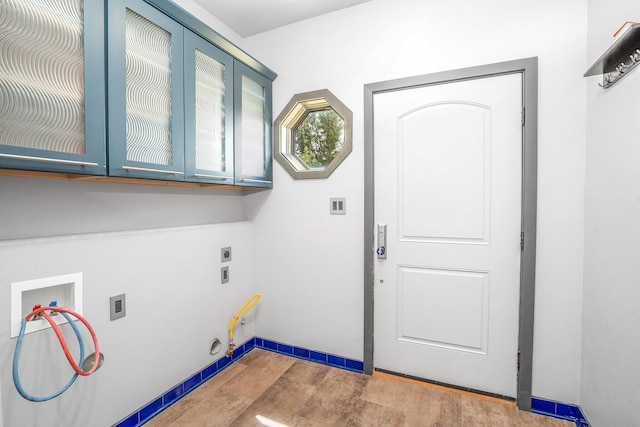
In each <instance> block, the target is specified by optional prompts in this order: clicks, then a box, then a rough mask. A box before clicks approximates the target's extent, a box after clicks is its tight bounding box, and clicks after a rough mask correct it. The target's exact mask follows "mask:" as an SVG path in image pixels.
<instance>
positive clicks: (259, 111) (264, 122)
mask: <svg viewBox="0 0 640 427" xmlns="http://www.w3.org/2000/svg"><path fill="white" fill-rule="evenodd" d="M234 78H235V80H234V86H235V93H234V97H235V107H234V108H235V126H234V127H235V164H236V169H235V183H236V185H242V186H248V187H266V188H271V187H272V186H273V182H272V178H271V168H272V147H271V146H272V142H271V141H272V137H271V81H270V80H269V79H267V78H265V77H264V76H262V75H261V74H259V73H257V72H256V71H254V70H252V69H250V68H249V67H247V66H245V65H244V64H242V63H240V62H238V61H235V63H234Z"/></svg>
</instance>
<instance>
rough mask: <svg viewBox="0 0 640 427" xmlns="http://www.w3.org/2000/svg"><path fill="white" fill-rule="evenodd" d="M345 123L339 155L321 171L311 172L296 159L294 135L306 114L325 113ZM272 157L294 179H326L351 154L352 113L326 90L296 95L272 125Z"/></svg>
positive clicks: (318, 169) (312, 169) (310, 169)
mask: <svg viewBox="0 0 640 427" xmlns="http://www.w3.org/2000/svg"><path fill="white" fill-rule="evenodd" d="M329 108H330V109H332V110H333V111H335V112H336V114H338V116H340V118H342V120H343V121H344V147H343V149H342V151H340V153H338V155H337V156H336V157H335V158H334V159H333V160H332V161H331V162H329V164H328V165H326V166H324V167H323V168H310V167H309V166H307V165H306V164H305V163H304V162H302V161H301V160H300V159H299V158H298V156H296V155H295V153H294V149H293V145H294V144H293V143H294V140H293V139H294V138H293V133H294V130H295V129H296V127H297V126H298V125H300V123H301V122H302V121H303V120H304V119H305V118H306V117H307V114H309V113H310V112H314V111H322V110H327V109H329ZM273 134H274V135H273V142H274V146H275V150H274V156H275V158H276V161H277V162H278V163H280V165H281V166H282V167H283V168H284V169H285V170H286V171H287V172H289V175H291V176H292V177H293V179H310V178H328V177H329V175H331V173H333V171H334V170H335V169H336V168H337V167H338V166H339V165H340V163H342V161H343V160H344V159H345V158H346V157H347V156H348V155H349V153H351V150H352V147H353V144H352V138H353V113H352V112H351V110H350V109H349V108H347V106H346V105H344V104H343V103H342V102H341V101H340V100H339V99H338V98H336V97H335V95H333V94H332V93H331V92H329V90H328V89H320V90H315V91H312V92H305V93H298V94H295V95H294V96H293V97H292V98H291V100H290V101H289V103H288V104H287V105H286V106H285V107H284V109H283V110H282V112H281V113H280V115H279V116H278V117H277V118H276V120H275V121H274V124H273Z"/></svg>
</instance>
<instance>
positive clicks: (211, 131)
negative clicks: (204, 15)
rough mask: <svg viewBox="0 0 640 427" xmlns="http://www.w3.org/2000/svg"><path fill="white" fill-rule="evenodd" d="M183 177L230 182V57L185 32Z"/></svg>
mask: <svg viewBox="0 0 640 427" xmlns="http://www.w3.org/2000/svg"><path fill="white" fill-rule="evenodd" d="M184 69H185V72H184V101H185V102H184V117H185V180H187V181H191V182H205V183H219V184H233V180H234V176H233V166H234V165H233V58H232V57H231V56H230V55H228V54H226V53H224V52H223V51H222V50H220V49H218V48H217V47H215V46H214V45H212V44H211V43H209V42H208V41H206V40H204V39H203V38H201V37H200V36H198V35H196V34H194V33H192V32H191V31H189V30H186V29H185V34H184Z"/></svg>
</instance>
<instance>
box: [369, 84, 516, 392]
mask: <svg viewBox="0 0 640 427" xmlns="http://www.w3.org/2000/svg"><path fill="white" fill-rule="evenodd" d="M373 106H374V153H375V154H374V157H375V162H374V170H375V172H374V174H375V175H374V176H375V207H374V209H375V225H376V230H373V232H374V233H376V236H378V227H377V226H378V225H386V246H385V250H384V254H383V255H382V257H384V256H386V258H380V255H374V257H375V259H374V269H375V273H374V277H375V279H374V280H375V282H374V283H375V288H374V300H375V302H374V359H373V363H374V367H375V368H376V369H384V370H388V371H393V372H397V373H403V374H407V375H411V376H415V377H420V378H425V379H429V380H434V381H438V382H442V383H446V384H451V385H456V386H461V387H467V388H471V389H475V390H482V391H486V392H490V393H495V394H499V395H503V396H510V397H516V387H517V352H518V313H519V308H518V307H519V292H520V289H519V287H520V255H521V248H520V232H521V222H522V221H521V196H522V116H521V114H522V75H521V74H520V73H514V74H507V75H500V76H492V77H485V78H478V79H470V80H463V81H458V82H453V83H446V84H440V85H433V86H424V87H417V88H409V89H405V90H398V91H393V92H383V93H376V94H375V95H374V104H373ZM380 246H382V242H381V243H380ZM378 252H380V253H382V252H383V251H382V250H379V251H378Z"/></svg>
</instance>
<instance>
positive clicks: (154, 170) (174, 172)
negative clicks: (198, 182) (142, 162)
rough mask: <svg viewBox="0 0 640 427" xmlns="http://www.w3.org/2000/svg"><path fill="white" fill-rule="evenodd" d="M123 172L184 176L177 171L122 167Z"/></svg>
mask: <svg viewBox="0 0 640 427" xmlns="http://www.w3.org/2000/svg"><path fill="white" fill-rule="evenodd" d="M122 169H124V170H132V171H140V172H156V173H167V174H171V175H184V173H183V172H178V171H165V170H162V169H149V168H138V167H135V166H122Z"/></svg>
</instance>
